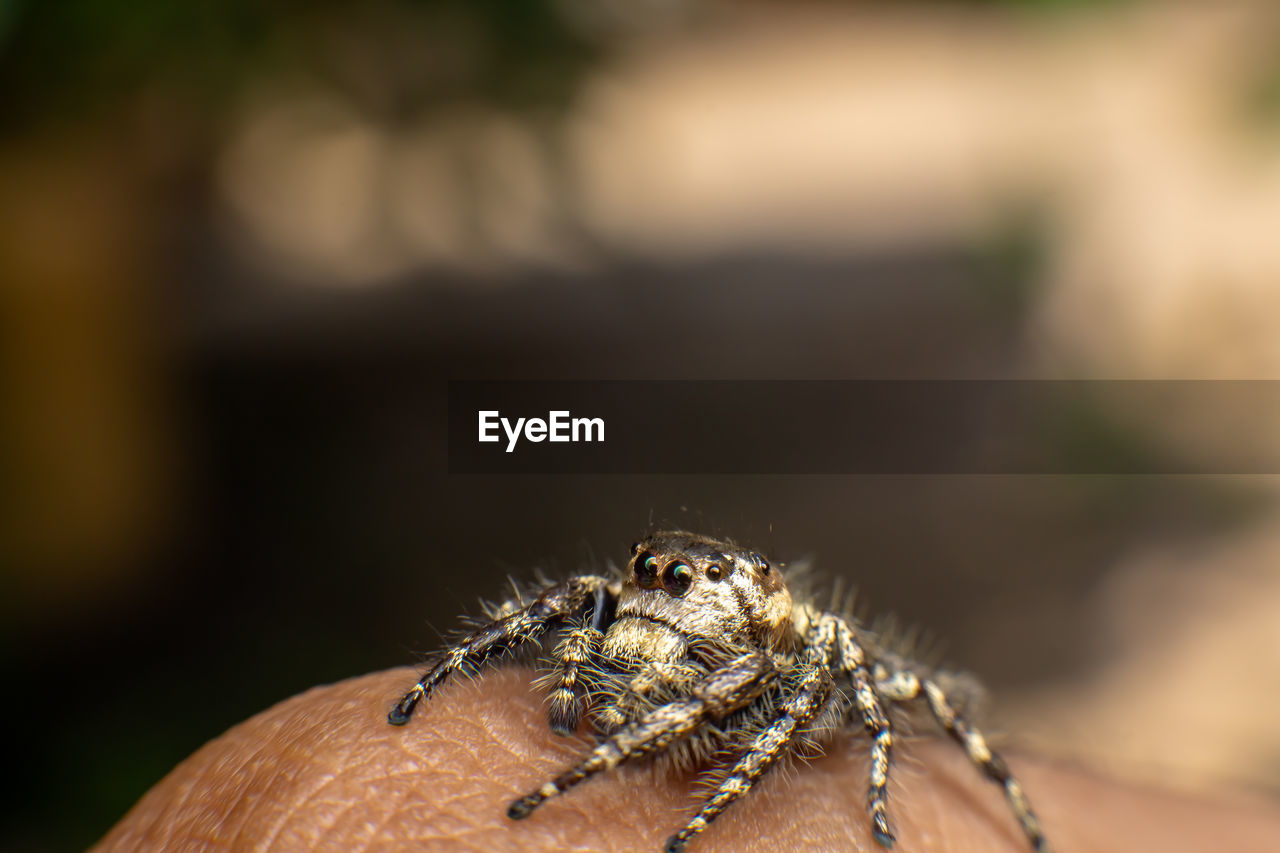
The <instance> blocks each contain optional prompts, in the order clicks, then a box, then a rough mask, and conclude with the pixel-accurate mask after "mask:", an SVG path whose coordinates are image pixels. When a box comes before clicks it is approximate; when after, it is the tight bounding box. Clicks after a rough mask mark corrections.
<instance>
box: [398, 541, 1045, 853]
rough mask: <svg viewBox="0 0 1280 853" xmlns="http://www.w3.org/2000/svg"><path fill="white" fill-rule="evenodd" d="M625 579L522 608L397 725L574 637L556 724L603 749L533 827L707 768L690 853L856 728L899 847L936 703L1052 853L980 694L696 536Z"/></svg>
mask: <svg viewBox="0 0 1280 853" xmlns="http://www.w3.org/2000/svg"><path fill="white" fill-rule="evenodd" d="M613 575H614V576H612V577H604V576H599V575H580V576H577V577H572V578H569V579H568V580H565V581H563V582H561V583H556V584H552V585H548V586H545V587H544V588H542V589H541V590H540V591H538V592H537V594H536V595H535V596H533V599H532V601H528V602H527V603H526V601H525V596H522V595H517V597H516V598H515V599H513V600H511V601H508V602H507V603H505V604H503V605H502V606H501V607H499V608H495V609H492V610H491V611H490V613H489V615H490V617H491V618H492V621H491V622H489V623H488V624H486V625H484V626H483V627H481V628H479V629H478V630H476V631H475V632H474V633H472V634H471V635H470V636H468V637H466V638H465V639H463V640H462V641H461V642H458V643H456V644H455V645H452V646H451V647H449V648H448V649H447V650H446V651H445V652H444V653H443V654H442V655H441V656H440V658H439V659H438V660H437V661H436V662H435V664H434V665H433V666H432V667H431V668H430V669H429V670H428V671H427V673H426V674H425V675H424V676H423V677H422V679H421V680H420V681H419V682H418V683H417V684H416V685H415V686H414V687H413V689H411V690H410V691H409V692H408V693H406V694H405V696H404V698H402V699H401V700H400V701H399V702H398V703H397V704H396V705H395V707H394V708H393V709H392V710H391V712H390V714H389V715H388V721H389V722H390V723H392V724H394V725H404V724H405V723H407V722H408V721H409V718H410V716H411V715H412V714H413V709H414V707H415V706H416V705H417V704H418V702H419V701H421V700H422V699H425V698H428V697H430V696H431V694H432V692H433V691H434V690H435V689H436V688H437V687H438V686H439V685H440V684H441V683H442V682H444V680H445V679H447V678H448V677H449V676H450V675H451V674H452V673H454V672H457V671H458V670H468V669H470V668H472V667H474V666H476V665H477V664H479V663H481V662H483V661H485V660H486V659H489V658H491V657H492V656H494V655H495V654H497V653H500V652H503V651H509V650H513V649H515V648H517V647H519V646H521V645H523V644H526V643H532V642H534V641H536V640H538V639H539V638H541V637H543V636H544V635H545V634H547V633H548V632H550V631H553V630H557V629H558V630H561V631H562V633H561V637H560V641H559V643H558V644H557V645H556V646H555V649H554V652H553V655H552V657H553V666H552V668H551V670H550V672H549V673H548V674H547V675H546V676H544V678H543V679H542V680H541V684H542V685H543V686H544V687H545V688H549V690H550V705H549V708H548V721H549V723H550V726H551V729H552V730H553V731H555V732H556V733H558V734H564V735H568V734H572V733H574V732H576V731H577V730H578V727H579V725H580V723H581V722H582V721H583V720H584V718H585V719H587V720H589V721H590V722H591V723H592V724H593V726H594V728H595V730H596V732H597V733H598V738H597V743H596V745H595V747H594V748H593V749H592V750H591V751H590V752H589V753H588V754H587V755H586V756H584V757H583V758H582V760H581V761H580V762H579V763H578V764H577V765H576V766H574V767H571V768H569V769H567V770H565V771H564V772H563V773H561V774H560V775H559V776H557V777H556V778H555V779H554V780H552V781H550V782H547V783H546V784H544V785H542V786H541V787H540V788H538V789H537V790H536V791H533V792H531V793H529V794H527V795H526V796H523V797H520V798H519V799H517V800H515V801H514V802H512V803H511V806H510V808H509V809H508V810H507V815H508V816H509V817H511V818H513V819H520V818H524V817H528V816H529V814H530V813H532V812H533V810H534V809H536V808H537V807H538V806H539V805H541V804H542V803H543V802H545V801H546V800H548V799H550V798H551V797H554V796H557V795H559V794H563V793H564V792H566V791H568V790H569V789H570V788H573V787H574V786H575V785H578V784H580V783H581V782H584V781H586V780H587V779H590V778H591V777H592V776H594V775H595V774H597V773H600V772H602V771H606V770H612V769H613V768H614V767H616V766H617V765H619V764H621V763H623V762H626V761H630V760H632V759H636V758H640V757H642V756H661V757H664V758H666V759H667V760H669V761H670V762H671V763H672V765H673V766H675V767H679V768H689V767H694V766H705V767H707V768H708V769H707V777H708V782H709V783H710V785H711V787H712V789H713V790H712V793H711V795H710V796H709V797H707V798H706V800H705V801H704V802H703V803H702V804H701V807H700V809H699V811H698V813H697V814H696V815H694V817H693V818H692V819H690V820H689V821H688V823H687V824H686V825H685V827H684V828H683V829H681V830H680V831H679V832H677V833H676V834H675V835H673V836H671V838H670V840H668V842H667V845H666V848H665V849H666V851H667V853H679V851H682V850H684V849H685V847H686V846H687V845H688V844H689V842H690V841H691V840H692V839H693V838H694V837H695V836H697V835H698V833H700V832H702V831H703V830H705V829H706V828H707V826H708V825H709V824H710V823H711V822H712V821H713V820H715V818H716V817H717V816H719V815H720V814H721V813H722V812H723V811H724V810H725V809H726V808H728V807H729V806H730V805H731V804H732V803H733V802H735V801H736V800H738V799H739V798H741V797H742V796H743V795H744V794H746V793H747V792H748V791H749V790H750V789H751V787H752V786H753V785H754V784H755V783H756V782H757V781H758V780H759V779H760V777H761V776H763V775H764V774H765V773H766V772H767V771H768V770H769V769H770V768H771V767H772V766H774V765H775V764H776V763H777V762H778V760H779V759H780V758H784V757H787V756H790V755H793V754H803V753H804V751H805V750H806V748H810V747H812V746H813V745H817V744H821V743H823V742H826V741H829V740H830V739H831V738H832V737H833V736H834V735H835V733H836V732H837V731H838V730H839V729H840V728H842V727H843V726H845V725H846V724H849V723H852V724H853V725H854V726H855V727H860V728H861V729H862V730H864V731H865V732H866V734H867V736H868V737H869V738H870V739H871V769H870V781H869V786H868V790H867V800H866V806H867V812H868V815H869V817H870V821H871V831H872V834H873V836H874V837H875V839H876V841H878V842H879V843H880V844H881V845H883V846H884V847H892V846H893V843H894V834H893V831H892V829H891V828H890V823H889V819H888V794H887V791H888V782H889V767H890V760H891V757H892V755H893V749H894V724H893V722H892V721H891V718H890V710H891V708H893V707H895V706H899V705H905V704H908V703H913V702H915V701H916V700H919V699H923V702H924V703H925V704H927V706H928V708H929V710H930V711H931V712H932V715H933V717H934V719H936V720H937V722H938V723H939V724H940V725H941V726H942V728H943V729H944V730H945V731H946V733H947V734H948V735H950V736H951V737H952V738H953V739H954V740H955V741H956V742H957V743H958V744H959V745H960V746H961V747H963V748H964V750H965V752H966V753H967V754H968V757H969V760H970V761H972V762H973V764H974V765H976V766H977V768H978V769H979V770H981V771H982V772H983V773H984V774H985V775H986V776H987V777H989V778H990V779H992V780H993V781H995V782H996V783H997V784H999V785H1000V786H1001V787H1002V788H1003V789H1004V794H1005V797H1006V798H1007V799H1008V801H1009V805H1010V807H1011V808H1012V809H1013V813H1014V815H1015V816H1016V817H1017V819H1018V822H1019V823H1020V824H1021V826H1022V830H1023V832H1024V833H1025V834H1026V837H1027V839H1028V840H1029V841H1030V843H1031V847H1032V848H1033V849H1035V850H1037V851H1040V852H1041V853H1046V851H1048V850H1049V846H1048V843H1047V842H1046V840H1045V837H1044V834H1043V832H1042V831H1041V828H1040V823H1039V821H1038V820H1037V819H1036V816H1035V814H1034V813H1033V812H1032V810H1031V805H1030V803H1029V802H1028V800H1027V797H1026V795H1025V794H1024V793H1023V790H1022V786H1021V785H1020V784H1019V783H1018V781H1017V780H1016V779H1015V778H1014V777H1013V775H1012V774H1011V773H1010V772H1009V768H1008V767H1007V766H1006V764H1005V762H1004V761H1003V760H1002V759H1001V758H1000V756H999V755H997V754H996V753H995V752H993V751H992V750H991V748H990V747H989V746H987V742H986V740H985V739H984V738H983V736H982V734H981V733H980V732H979V731H978V729H976V728H975V727H974V726H973V724H972V723H970V722H969V721H968V720H967V719H966V717H965V715H964V709H965V708H966V707H967V706H968V704H969V702H970V701H971V694H972V693H973V692H974V690H975V689H976V687H975V686H973V685H969V684H967V683H966V682H965V680H964V679H963V678H957V677H954V676H949V675H947V674H946V673H942V672H938V671H935V670H934V669H932V668H930V667H927V666H925V665H923V664H921V663H919V662H916V661H913V660H911V659H910V658H909V657H908V656H907V655H906V654H905V653H902V652H900V651H894V650H893V649H892V648H890V647H889V646H890V645H891V644H889V643H887V642H886V641H885V640H884V638H883V637H882V636H881V635H880V634H879V633H878V632H876V631H873V630H870V629H868V628H867V627H864V626H863V625H862V624H861V623H860V622H859V621H858V620H857V619H855V618H853V617H851V616H846V615H841V614H840V613H835V612H830V611H826V610H821V609H819V608H817V607H815V606H814V605H813V604H810V603H807V602H804V601H795V600H793V599H792V596H791V593H790V592H789V591H788V589H787V585H786V583H785V582H784V581H783V578H782V576H781V572H780V571H779V568H778V567H777V566H776V565H774V564H772V563H770V562H769V561H768V560H767V559H765V558H764V557H763V556H761V555H760V554H759V553H757V552H755V551H751V550H747V549H743V548H741V547H739V546H738V545H736V544H734V543H733V542H731V541H720V540H716V539H713V538H710V537H707V536H701V535H697V534H693V533H687V532H683V531H668V532H660V533H655V534H653V535H651V536H649V537H648V538H646V539H645V540H644V541H642V542H638V543H636V544H635V545H634V546H633V547H632V552H631V558H630V560H629V561H628V563H627V568H626V570H625V571H624V572H622V573H621V574H620V575H619V573H617V572H616V571H615V572H614V573H613Z"/></svg>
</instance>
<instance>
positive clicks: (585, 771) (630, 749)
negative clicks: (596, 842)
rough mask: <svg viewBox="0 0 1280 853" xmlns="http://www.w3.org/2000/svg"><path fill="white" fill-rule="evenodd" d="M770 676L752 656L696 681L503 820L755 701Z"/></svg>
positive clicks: (762, 658) (768, 667) (765, 659)
mask: <svg viewBox="0 0 1280 853" xmlns="http://www.w3.org/2000/svg"><path fill="white" fill-rule="evenodd" d="M776 676H777V671H776V669H775V668H774V664H773V661H772V660H771V659H770V658H769V656H768V655H766V654H763V653H761V652H752V653H750V654H746V655H742V656H741V657H738V658H737V659H735V660H733V661H731V662H730V663H728V664H726V665H725V666H723V667H721V668H720V669H717V670H715V671H714V672H712V673H711V674H709V675H708V676H707V677H706V678H705V679H703V680H702V681H700V682H698V684H697V685H695V686H694V688H693V691H692V695H691V696H689V697H688V698H687V699H678V700H676V701H675V702H671V703H669V704H666V705H663V706H661V707H659V708H655V709H654V710H653V711H652V712H650V713H649V714H646V715H645V716H644V717H642V718H641V719H639V720H637V721H636V722H634V723H631V724H630V725H628V726H626V727H624V728H622V729H619V730H618V731H616V732H614V733H613V734H612V735H611V736H610V737H609V738H607V739H606V740H604V741H603V742H601V743H600V744H599V745H598V746H596V748H595V749H593V750H591V752H590V753H588V755H587V757H586V758H584V759H583V760H582V761H581V762H579V763H578V764H577V765H576V766H574V767H572V768H570V769H569V770H566V771H565V772H564V773H562V774H560V775H559V776H557V777H556V778H555V780H554V781H551V782H548V783H547V784H545V785H543V786H542V787H541V788H539V789H538V790H537V791H535V792H533V793H532V794H528V795H527V796H524V797H521V798H520V799H518V800H515V801H514V802H512V803H511V807H510V808H509V809H507V816H508V817H510V818H512V819H514V820H519V819H520V818H523V817H528V816H529V814H530V813H531V812H532V811H533V810H534V809H536V808H537V807H538V806H539V805H541V804H542V803H543V802H544V801H545V800H548V799H550V798H551V797H554V796H556V795H557V794H562V793H564V792H565V791H567V790H569V789H570V788H572V787H574V786H575V785H577V784H579V783H581V782H583V781H585V780H587V779H589V778H590V777H592V776H594V775H595V774H597V773H599V772H601V771H602V770H612V769H613V768H614V767H617V766H618V765H619V764H621V763H622V762H624V761H627V760H629V759H632V758H635V757H637V756H641V755H645V754H647V753H650V752H653V751H655V750H660V749H664V748H666V747H667V746H669V745H670V744H672V743H673V742H675V741H676V740H679V739H680V738H683V737H687V736H688V735H690V734H692V733H693V732H694V730H696V729H697V728H698V727H699V726H700V725H702V723H703V722H704V721H706V720H707V719H720V718H721V717H724V716H725V715H727V714H730V713H732V712H734V711H736V710H738V709H739V708H742V707H744V706H746V705H748V704H750V703H751V702H753V701H755V699H756V697H758V696H759V695H760V694H761V693H763V692H764V690H765V688H766V687H768V686H769V685H770V684H771V683H772V682H773V680H774V678H775V677H776Z"/></svg>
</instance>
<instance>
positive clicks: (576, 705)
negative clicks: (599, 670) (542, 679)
mask: <svg viewBox="0 0 1280 853" xmlns="http://www.w3.org/2000/svg"><path fill="white" fill-rule="evenodd" d="M603 639H604V634H603V633H601V631H600V630H599V629H597V628H593V627H592V626H590V625H583V626H582V627H579V628H574V629H573V630H572V631H570V632H569V633H567V634H565V637H564V639H563V640H561V641H560V645H558V646H556V649H555V652H554V653H553V656H554V657H555V659H556V668H555V671H554V672H552V673H551V674H550V676H548V678H547V683H548V684H551V685H555V687H554V689H553V690H552V691H551V698H550V701H551V704H550V705H549V706H548V708H547V722H548V724H549V725H550V726H551V731H553V732H555V733H556V734H558V735H571V734H573V733H574V732H576V731H577V730H578V724H579V723H581V722H582V706H583V700H582V691H583V684H582V675H583V673H582V666H583V664H585V663H587V662H589V661H590V660H591V658H592V657H593V656H595V654H596V653H597V652H598V651H599V649H600V643H601V641H602V640H603Z"/></svg>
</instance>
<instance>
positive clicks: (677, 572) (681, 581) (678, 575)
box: [662, 563, 693, 598]
mask: <svg viewBox="0 0 1280 853" xmlns="http://www.w3.org/2000/svg"><path fill="white" fill-rule="evenodd" d="M692 584H693V569H691V568H689V566H688V565H687V564H685V563H669V564H668V565H667V568H666V569H665V570H664V571H663V572H662V588H663V589H665V590H666V591H667V595H669V596H671V597H672V598H679V597H680V596H682V595H684V594H685V593H686V592H688V591H689V587H690V586H691V585H692Z"/></svg>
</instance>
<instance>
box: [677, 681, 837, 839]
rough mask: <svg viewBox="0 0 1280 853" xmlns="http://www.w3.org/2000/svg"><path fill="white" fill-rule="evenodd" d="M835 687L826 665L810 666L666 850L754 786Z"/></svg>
mask: <svg viewBox="0 0 1280 853" xmlns="http://www.w3.org/2000/svg"><path fill="white" fill-rule="evenodd" d="M832 687H833V684H832V682H831V676H830V675H829V674H828V673H827V671H826V670H825V669H823V668H820V667H813V668H811V669H810V670H809V672H808V673H807V674H806V675H805V676H804V678H803V679H802V680H801V681H800V684H799V685H798V686H797V687H796V689H795V692H793V693H792V694H791V695H790V696H789V697H788V698H787V701H786V702H785V703H783V706H782V714H781V716H779V717H778V718H777V719H776V720H774V721H773V722H772V723H770V724H769V726H768V727H767V728H765V730H764V731H762V732H761V733H760V734H759V735H757V736H756V739H755V740H754V741H753V742H752V743H751V745H750V746H749V747H747V749H746V751H745V752H743V754H742V756H741V757H740V758H739V759H738V762H737V764H735V765H734V767H733V770H731V771H730V772H729V775H728V776H726V777H725V779H724V781H722V782H721V783H720V785H719V787H717V788H716V790H715V793H714V794H712V795H711V797H710V798H708V799H707V801H706V802H705V803H703V805H702V809H701V810H700V811H699V812H698V814H697V815H696V816H694V818H693V820H691V821H689V823H688V825H687V826H685V828H684V829H682V830H680V831H679V832H677V833H676V834H675V835H673V836H671V838H670V840H668V841H667V847H666V853H681V851H683V850H684V848H685V846H686V845H688V843H689V841H690V839H692V838H693V836H695V835H697V834H698V833H699V832H701V831H702V830H704V829H706V828H707V825H708V824H709V823H711V821H713V820H715V819H716V818H717V817H718V816H719V815H720V813H721V812H723V811H724V810H725V809H726V808H728V807H729V805H730V804H731V803H733V802H734V801H735V800H737V799H738V798H739V797H741V796H742V795H744V794H746V793H747V791H749V790H751V786H752V785H754V784H755V783H756V780H758V779H759V778H760V777H761V776H762V775H764V772H765V771H766V770H768V769H769V767H770V766H772V764H773V762H774V761H776V760H777V759H778V757H779V756H781V755H784V754H785V753H786V752H787V750H788V749H789V748H790V746H791V744H792V743H793V742H794V741H795V738H796V736H797V735H798V734H799V733H800V731H801V729H802V728H803V727H804V726H805V725H806V724H807V723H810V722H812V721H813V719H814V718H815V717H817V716H818V714H819V713H821V712H822V710H823V708H825V707H826V704H827V700H828V699H829V698H830V696H831V689H832Z"/></svg>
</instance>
